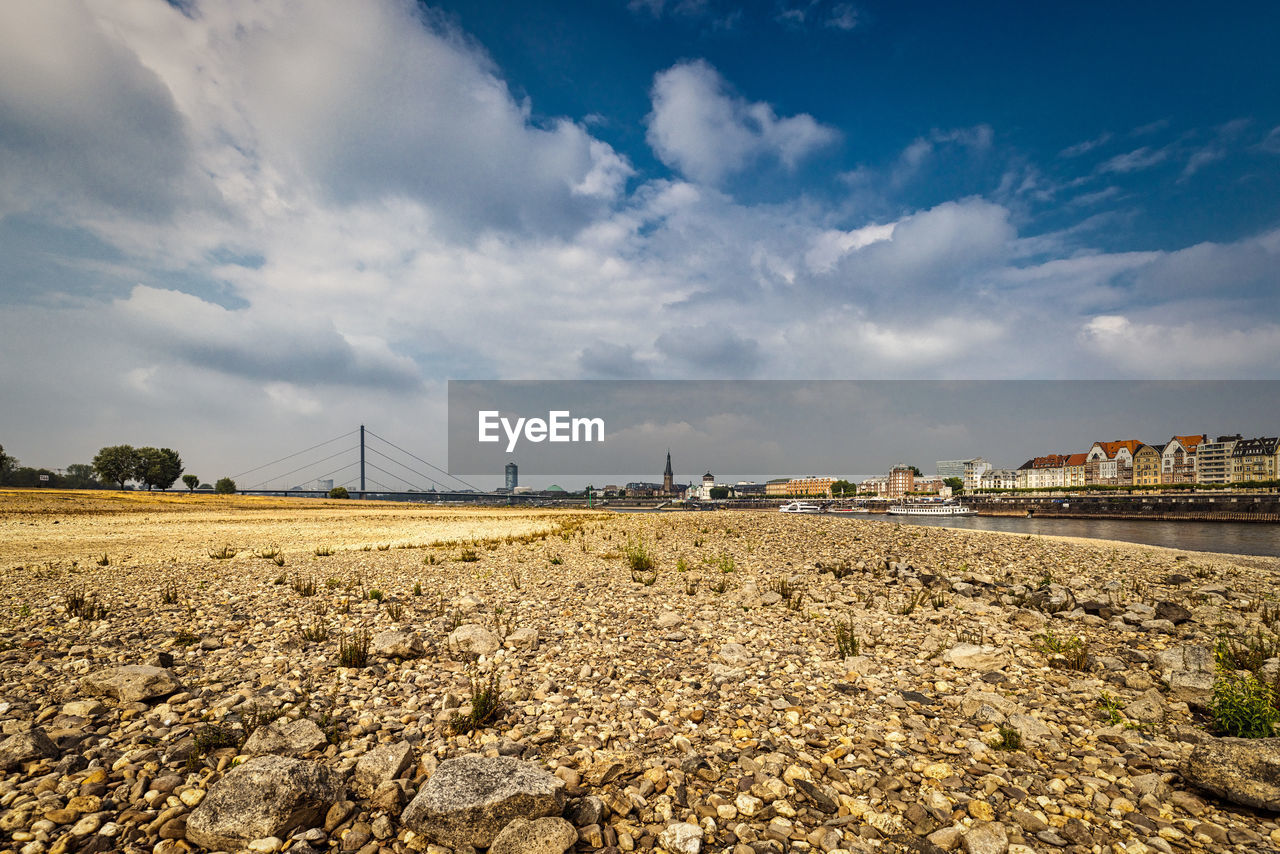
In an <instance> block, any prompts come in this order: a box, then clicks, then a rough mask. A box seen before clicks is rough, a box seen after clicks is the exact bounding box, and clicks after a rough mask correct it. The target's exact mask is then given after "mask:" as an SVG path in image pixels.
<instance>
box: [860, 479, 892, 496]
mask: <svg viewBox="0 0 1280 854" xmlns="http://www.w3.org/2000/svg"><path fill="white" fill-rule="evenodd" d="M858 494H859V495H876V496H885V495H888V494H889V476H888V475H886V474H877V475H873V476H871V477H869V478H867V479H866V480H864V481H862V483H860V484H858Z"/></svg>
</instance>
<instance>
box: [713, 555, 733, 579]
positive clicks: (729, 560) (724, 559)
mask: <svg viewBox="0 0 1280 854" xmlns="http://www.w3.org/2000/svg"><path fill="white" fill-rule="evenodd" d="M716 566H718V567H719V568H720V571H721V572H722V573H724V574H725V575H728V574H729V573H731V572H733V571H734V570H735V569H737V568H738V565H737V564H736V563H734V561H733V555H731V554H729V553H728V552H725V553H724V554H722V555H720V560H718V561H716Z"/></svg>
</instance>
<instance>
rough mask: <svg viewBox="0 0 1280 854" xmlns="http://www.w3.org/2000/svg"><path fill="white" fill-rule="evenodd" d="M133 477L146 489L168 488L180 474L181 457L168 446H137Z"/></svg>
mask: <svg viewBox="0 0 1280 854" xmlns="http://www.w3.org/2000/svg"><path fill="white" fill-rule="evenodd" d="M136 453H137V462H136V465H135V467H134V470H133V479H134V480H136V481H138V482H139V483H141V484H142V485H143V486H145V487H146V488H147V489H148V491H149V490H151V489H154V488H159V489H168V488H169V487H171V486H173V484H174V481H176V480H177V479H178V475H180V474H182V457H180V456H178V453H177V451H174V450H172V449H170V448H138V449H137V451H136Z"/></svg>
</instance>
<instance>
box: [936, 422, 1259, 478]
mask: <svg viewBox="0 0 1280 854" xmlns="http://www.w3.org/2000/svg"><path fill="white" fill-rule="evenodd" d="M938 474H939V476H943V477H959V478H961V479H962V480H963V481H964V488H965V491H967V492H972V491H975V490H978V489H994V490H1010V489H1073V488H1079V487H1086V486H1139V487H1140V486H1160V485H1164V484H1229V483H1258V482H1262V481H1274V480H1276V479H1277V478H1280V438H1277V437H1274V436H1272V437H1266V436H1262V437H1258V438H1253V439H1246V438H1244V437H1243V436H1241V435H1239V434H1236V435H1234V436H1218V437H1217V438H1216V439H1210V437H1209V436H1208V435H1206V434H1200V435H1188V436H1173V437H1172V438H1170V439H1169V440H1168V441H1167V442H1163V443H1160V444H1148V443H1146V442H1142V441H1140V440H1138V439H1123V440H1119V441H1115V442H1094V443H1093V445H1092V446H1091V447H1090V448H1089V450H1087V451H1081V452H1076V453H1067V454H1046V455H1045V456H1041V457H1033V458H1032V459H1029V460H1027V461H1026V462H1025V463H1023V464H1022V465H1020V466H1018V467H1017V468H1016V469H998V468H995V467H994V466H992V465H991V464H990V463H988V462H987V461H986V460H984V459H982V458H980V457H979V458H975V459H971V460H940V461H938Z"/></svg>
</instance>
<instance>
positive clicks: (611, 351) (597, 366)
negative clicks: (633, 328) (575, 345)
mask: <svg viewBox="0 0 1280 854" xmlns="http://www.w3.org/2000/svg"><path fill="white" fill-rule="evenodd" d="M578 365H579V367H580V369H581V372H582V374H583V376H587V377H594V378H599V379H614V380H634V379H643V378H646V377H648V376H649V366H648V365H646V364H644V363H643V362H641V361H639V360H638V359H637V358H636V353H635V349H634V348H632V347H628V346H626V345H624V344H611V343H609V342H607V341H597V342H595V343H594V344H589V345H587V346H586V347H584V348H583V349H582V352H581V353H580V354H579V356H578Z"/></svg>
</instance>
